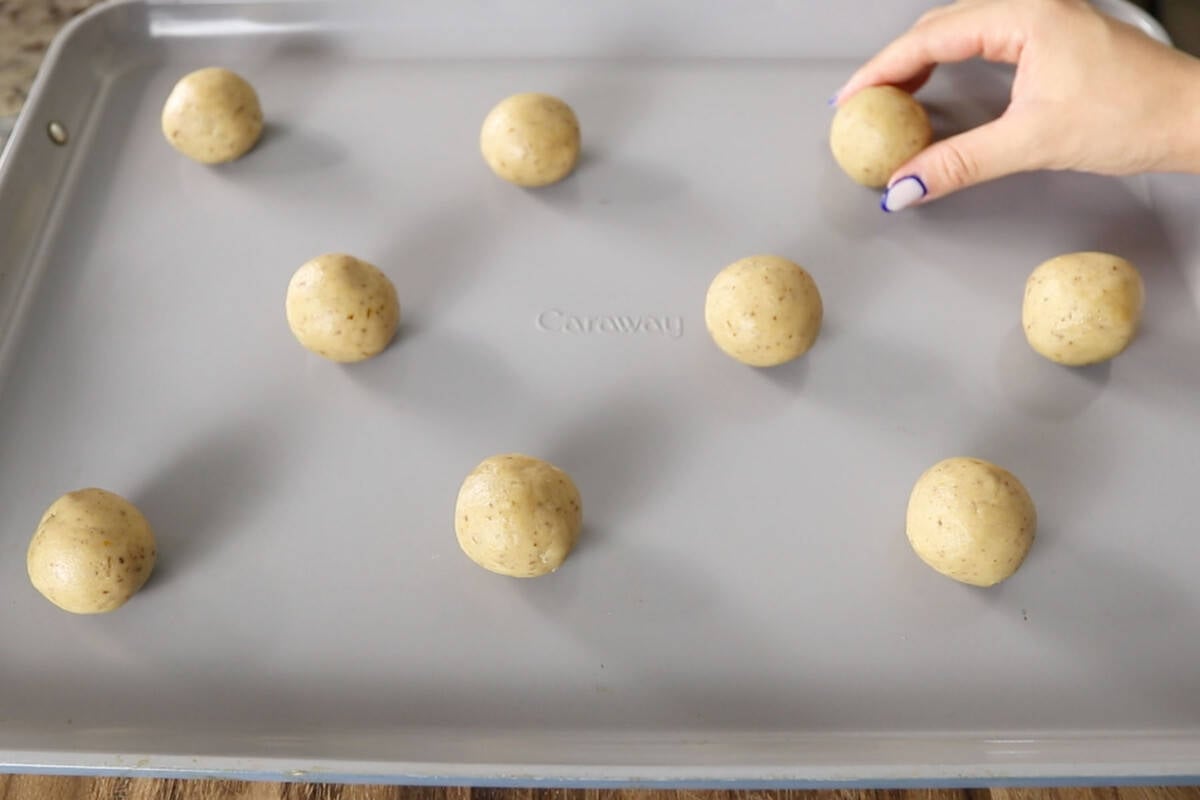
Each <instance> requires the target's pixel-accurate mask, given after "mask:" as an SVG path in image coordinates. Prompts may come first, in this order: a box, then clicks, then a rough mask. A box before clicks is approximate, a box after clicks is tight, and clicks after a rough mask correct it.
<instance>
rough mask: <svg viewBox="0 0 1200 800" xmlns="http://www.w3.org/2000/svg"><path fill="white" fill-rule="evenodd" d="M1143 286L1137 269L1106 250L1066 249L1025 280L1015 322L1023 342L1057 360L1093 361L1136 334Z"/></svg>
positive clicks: (1107, 356)
mask: <svg viewBox="0 0 1200 800" xmlns="http://www.w3.org/2000/svg"><path fill="white" fill-rule="evenodd" d="M1144 301H1145V289H1144V288H1143V286H1142V276H1141V275H1140V274H1138V271H1137V268H1136V267H1134V266H1133V264H1130V263H1129V262H1128V261H1126V260H1125V259H1123V258H1120V257H1119V256H1113V255H1109V254H1108V253H1068V254H1067V255H1062V256H1058V257H1056V258H1052V259H1050V260H1049V261H1047V262H1045V263H1044V264H1042V265H1041V266H1039V267H1038V268H1037V269H1035V270H1034V271H1033V274H1032V275H1030V276H1029V280H1028V281H1026V282H1025V302H1024V305H1023V306H1022V309H1021V326H1022V327H1023V328H1024V329H1025V338H1026V339H1027V340H1028V341H1029V346H1030V347H1032V348H1033V349H1034V350H1036V351H1037V352H1038V353H1040V354H1041V355H1043V356H1045V357H1046V358H1048V359H1050V360H1051V361H1055V362H1057V363H1059V364H1066V365H1068V366H1072V367H1078V366H1083V365H1085V364H1096V363H1098V362H1101V361H1107V360H1108V359H1110V358H1112V357H1113V356H1116V355H1118V354H1119V353H1120V352H1121V351H1123V350H1124V349H1125V348H1126V347H1128V346H1129V343H1130V342H1132V341H1133V337H1134V336H1136V335H1137V329H1138V324H1139V323H1140V322H1141V319H1142V305H1143V303H1144Z"/></svg>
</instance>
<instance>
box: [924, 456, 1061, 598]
mask: <svg viewBox="0 0 1200 800" xmlns="http://www.w3.org/2000/svg"><path fill="white" fill-rule="evenodd" d="M1036 531H1037V511H1036V510H1035V509H1034V507H1033V500H1031V499H1030V497H1029V493H1028V492H1027V491H1025V487H1024V486H1022V485H1021V482H1020V481H1019V480H1017V479H1016V477H1014V476H1013V474H1012V473H1011V472H1009V471H1008V470H1005V469H1002V468H1000V467H998V466H996V465H995V464H989V463H988V462H987V461H983V460H980V459H978V458H948V459H946V460H945V461H941V462H938V463H937V464H934V465H933V466H932V467H930V468H929V469H928V470H926V471H925V474H924V475H922V476H921V477H920V479H919V480H918V481H917V485H916V486H914V487H913V490H912V495H911V496H910V497H909V499H908V521H907V533H908V541H909V544H911V545H912V548H913V550H915V551H916V553H917V555H918V556H920V557H921V560H922V561H924V562H925V563H926V564H928V565H929V566H931V567H933V568H934V569H935V570H937V571H938V572H940V573H942V574H943V575H945V576H947V577H950V578H953V579H954V580H956V581H961V582H962V583H969V584H971V585H972V586H992V585H994V584H997V583H999V582H1000V581H1002V580H1004V579H1005V578H1007V577H1008V576H1010V575H1012V574H1013V573H1014V572H1016V571H1017V567H1019V566H1021V562H1022V561H1024V560H1025V554H1026V553H1028V552H1029V546H1030V545H1032V544H1033V537H1034V534H1035V533H1036Z"/></svg>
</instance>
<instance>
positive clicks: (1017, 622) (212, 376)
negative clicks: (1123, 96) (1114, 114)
mask: <svg viewBox="0 0 1200 800" xmlns="http://www.w3.org/2000/svg"><path fill="white" fill-rule="evenodd" d="M921 6H922V4H921V3H916V2H898V1H897V0H886V2H885V1H884V0H878V1H877V2H869V1H868V0H854V1H853V2H850V1H847V2H842V3H838V4H837V5H836V8H835V7H834V4H830V3H823V2H816V1H815V0H813V1H812V2H802V1H801V0H790V1H789V2H777V1H775V0H753V1H752V2H740V3H737V4H736V5H735V4H732V3H727V2H721V1H720V0H687V1H686V2H685V1H684V0H651V1H649V2H648V1H647V0H612V1H611V2H606V3H603V4H599V3H594V4H574V3H572V4H568V3H564V2H558V0H499V1H498V2H482V0H454V2H434V0H427V1H424V2H422V1H418V0H414V1H413V2H403V3H386V4H382V3H381V4H375V5H368V4H357V3H335V4H318V3H304V2H277V3H266V2H240V3H226V2H120V3H115V4H111V5H107V6H104V7H102V8H99V9H97V10H96V11H94V12H92V13H90V14H88V15H86V16H85V17H83V18H82V19H80V20H78V21H77V22H75V23H74V24H73V25H72V26H71V27H70V28H69V29H68V31H67V32H66V33H64V34H63V35H62V37H61V38H60V39H59V40H58V41H57V42H56V43H55V45H54V47H53V48H52V51H51V53H50V55H49V58H48V60H47V63H46V67H45V69H44V71H43V73H42V75H41V76H40V78H39V81H38V84H37V87H36V89H35V91H34V92H33V94H32V96H31V100H30V103H29V106H28V108H27V110H26V112H25V114H24V115H23V116H22V118H21V120H20V122H19V123H18V127H17V129H16V131H15V132H14V137H13V140H12V142H11V146H10V147H9V149H8V151H7V153H6V155H5V157H4V161H3V164H2V165H0V265H2V271H0V333H2V335H3V338H2V345H3V347H2V350H0V358H2V361H0V367H2V371H0V377H2V381H0V570H2V572H0V642H2V643H3V644H2V646H3V655H2V658H0V763H2V764H3V766H4V767H5V768H7V769H12V770H50V771H84V772H133V773H139V774H189V775H190V774H214V773H216V774H225V775H243V776H251V777H269V776H270V777H279V776H292V777H297V776H299V777H317V778H326V779H335V778H336V779H340V780H381V781H409V782H423V781H431V782H438V781H441V782H464V783H471V782H475V783H506V782H509V783H512V782H516V783H521V782H532V781H550V782H555V783H564V782H572V781H580V782H587V783H601V784H603V783H656V782H665V783H676V784H705V783H715V782H727V781H732V782H737V783H741V784H743V785H751V784H755V785H761V784H772V785H806V784H823V783H837V784H879V783H901V782H906V781H907V782H918V783H958V784H961V783H980V782H988V783H997V782H1005V781H1020V780H1031V781H1038V782H1045V781H1049V780H1054V779H1070V780H1073V781H1080V782H1087V781H1096V780H1120V781H1131V780H1153V781H1159V782H1164V781H1170V780H1184V779H1187V777H1188V776H1193V778H1194V777H1195V776H1200V588H1198V586H1197V582H1196V580H1195V575H1196V571H1197V567H1198V566H1200V537H1198V536H1197V532H1198V530H1197V529H1198V523H1197V518H1196V507H1197V506H1196V494H1197V471H1196V467H1195V464H1196V453H1197V452H1200V424H1198V423H1200V409H1198V407H1197V396H1198V395H1200V314H1198V308H1200V260H1198V256H1200V227H1198V226H1197V225H1196V224H1195V220H1196V217H1197V213H1200V181H1198V180H1197V179H1194V178H1183V177H1161V176H1160V177H1138V178H1131V179H1125V180H1117V179H1107V178H1099V177H1088V176H1081V175H1069V174H1057V175H1052V174H1041V175H1027V176H1023V177H1017V178H1012V179H1009V180H1005V181H1001V182H998V183H996V184H994V185H991V186H987V187H984V188H980V189H977V190H974V191H970V192H967V193H964V194H962V195H961V196H958V197H955V198H954V199H952V200H947V201H945V202H942V203H938V204H936V205H931V206H929V207H928V208H925V209H923V210H920V211H912V212H905V213H903V214H897V215H894V216H886V215H883V214H882V213H881V212H880V211H879V209H878V207H877V199H876V196H875V195H874V194H873V193H871V192H866V191H864V190H862V189H860V188H858V187H856V186H854V185H853V184H851V183H850V182H849V180H847V179H846V178H845V177H844V176H842V175H841V174H840V173H839V172H838V170H837V167H836V166H835V165H834V163H833V161H832V159H831V158H830V156H829V155H828V152H827V144H826V131H827V128H828V124H829V120H830V112H829V110H828V108H827V107H826V104H825V100H826V98H827V97H828V96H829V95H830V93H831V92H832V91H833V90H834V89H836V88H837V86H838V85H840V83H841V82H842V81H843V80H844V79H845V77H846V76H847V75H848V74H849V73H850V71H851V70H852V69H853V67H854V66H855V65H856V64H857V63H859V61H860V60H861V59H862V58H864V57H866V56H867V55H869V54H870V53H871V52H873V51H874V49H875V48H876V47H878V46H879V45H880V44H882V43H883V42H885V41H886V40H887V39H888V38H889V37H890V36H891V35H893V34H894V33H895V32H897V31H899V30H901V29H902V28H903V27H905V26H906V25H907V24H908V23H909V22H910V21H911V20H912V18H913V17H914V16H915V15H916V14H917V13H918V12H919V11H920V10H921ZM208 64H223V65H226V66H229V67H231V68H233V69H236V70H238V71H239V72H241V73H243V74H244V75H246V76H247V77H248V78H249V79H250V80H251V81H252V82H253V83H254V85H255V86H256V87H257V88H258V90H259V93H260V95H261V97H262V100H263V105H264V107H265V110H266V116H267V119H268V128H267V132H266V136H265V138H264V140H263V141H262V143H261V145H260V146H259V147H258V148H257V150H255V151H254V152H253V153H252V154H251V155H250V156H249V157H247V158H245V159H244V160H242V161H239V162H237V163H234V164H231V165H227V166H224V167H219V168H206V167H203V166H200V165H197V164H194V163H191V162H189V161H187V160H185V159H183V158H181V157H180V156H178V155H177V154H176V153H175V152H174V151H172V150H171V149H170V148H169V147H168V146H167V145H166V143H165V142H164V141H163V139H162V136H161V134H160V132H159V127H158V115H159V111H160V108H161V105H162V102H163V100H164V98H165V97H166V95H167V92H168V90H169V89H170V87H171V85H172V83H173V82H174V81H175V80H176V79H177V78H178V77H179V76H181V75H182V74H184V73H185V72H187V71H189V70H191V69H193V68H197V67H200V66H203V65H208ZM1007 82H1008V73H1007V72H1006V71H1005V70H1003V69H1000V68H995V67H990V66H987V65H980V64H970V65H965V66H960V67H954V68H947V69H945V70H943V71H941V72H939V74H938V75H937V77H936V78H935V80H934V81H933V83H932V84H931V85H930V86H929V88H928V89H927V90H925V91H924V92H923V93H922V97H923V99H924V100H925V101H926V102H927V103H928V105H929V107H930V108H931V110H932V112H933V114H934V117H935V119H936V121H937V125H938V127H939V129H940V130H941V131H942V132H943V133H945V132H948V131H953V130H956V129H959V128H963V127H966V126H968V125H972V124H975V123H978V122H980V121H982V120H984V119H987V118H988V117H990V116H991V115H994V114H995V113H996V112H997V111H998V110H1000V109H1001V108H1002V107H1003V105H1004V101H1005V92H1006V89H1007ZM525 90H540V91H548V92H553V93H556V94H559V95H561V96H563V97H564V98H566V99H567V100H568V101H569V102H570V103H572V104H573V106H574V107H575V109H576V110H577V112H578V115H579V117H580V119H581V121H582V126H583V132H584V134H583V135H584V140H585V151H586V155H585V157H584V160H583V163H582V165H581V167H580V169H579V171H578V172H577V174H575V175H574V176H573V177H572V178H570V179H569V180H568V181H566V182H565V183H563V184H561V185H558V186H556V187H553V188H549V189H546V190H542V191H536V192H532V191H522V190H519V189H516V188H515V187H512V186H509V185H507V184H504V183H503V182H501V181H499V180H497V179H496V178H495V177H494V176H492V175H491V174H490V172H489V171H488V170H487V168H486V167H485V166H484V164H483V162H482V160H481V158H480V157H479V154H478V147H477V136H478V130H479V126H480V123H481V120H482V119H483V116H484V114H485V113H486V112H487V110H488V109H489V108H490V107H491V106H492V104H493V103H495V102H496V101H497V100H498V99H500V98H501V97H503V96H505V95H508V94H510V93H513V92H516V91H525ZM52 121H54V122H58V123H60V124H61V126H62V127H63V128H65V129H66V131H67V133H68V136H69V139H68V141H67V143H66V144H65V145H57V144H55V143H53V142H52V141H51V140H50V139H49V138H48V136H47V135H46V127H47V125H48V124H49V123H50V122H52ZM1080 249H1102V250H1111V251H1113V252H1116V253H1119V254H1121V255H1123V256H1126V257H1128V258H1130V259H1132V260H1133V261H1134V262H1135V263H1137V264H1138V265H1139V266H1140V267H1141V268H1142V270H1143V272H1144V274H1145V278H1146V281H1147V286H1148V303H1147V310H1146V325H1145V330H1144V333H1143V334H1142V335H1141V337H1140V338H1139V339H1138V340H1137V342H1136V343H1135V344H1134V345H1133V347H1132V348H1131V349H1130V350H1129V351H1128V352H1127V353H1126V354H1124V355H1122V356H1121V357H1120V358H1119V359H1117V360H1116V361H1115V362H1113V363H1112V364H1111V366H1103V367H1096V368H1092V369H1087V370H1068V369H1059V368H1056V367H1054V366H1053V365H1050V364H1048V363H1045V362H1043V361H1041V360H1039V358H1038V357H1037V356H1035V355H1034V354H1033V353H1032V352H1031V351H1030V350H1029V348H1028V347H1027V346H1026V344H1025V342H1024V340H1023V337H1022V335H1021V332H1020V329H1019V327H1018V323H1019V309H1020V302H1021V296H1022V289H1023V285H1024V281H1025V278H1026V276H1027V275H1028V273H1029V272H1030V271H1031V270H1032V269H1033V267H1034V266H1035V265H1036V264H1038V263H1039V262H1041V261H1042V260H1044V259H1046V258H1048V257H1050V256H1053V255H1056V254H1059V253H1063V252H1068V251H1073V250H1080ZM331 250H342V251H348V252H352V253H355V254H357V255H359V256H360V257H362V258H366V259H368V260H370V261H372V262H374V263H376V264H378V265H380V266H381V267H382V268H383V269H384V270H385V271H386V272H387V273H388V274H389V275H390V276H391V277H392V279H393V280H394V281H395V283H396V285H397V287H398V290H399V293H400V297H401V302H402V304H403V306H404V309H405V319H404V323H403V328H402V332H401V335H400V337H399V340H398V341H397V342H396V344H395V345H394V346H393V347H392V348H391V349H390V350H388V351H387V352H386V353H385V354H384V355H383V356H381V357H380V358H378V359H375V360H374V361H371V362H368V363H363V364H359V365H355V366H349V367H342V366H338V365H335V364H332V363H327V362H324V361H323V360H321V359H319V358H317V357H315V356H312V355H310V354H309V353H307V352H305V351H304V350H302V349H301V348H300V347H299V346H298V345H297V344H296V343H295V341H293V339H292V338H291V335H290V333H289V332H288V329H287V325H286V323H285V320H284V315H283V298H284V291H285V287H286V285H287V281H288V278H289V277H290V275H291V273H292V271H293V270H294V269H295V268H296V267H297V266H298V265H299V264H300V263H302V262H303V261H305V260H306V259H308V258H310V257H312V256H314V255H316V254H318V253H322V252H326V251H331ZM759 252H774V253H780V254H783V255H786V256H789V257H791V258H793V259H795V260H797V261H799V262H800V263H802V264H804V265H805V266H806V267H807V268H808V269H809V270H810V271H811V272H812V274H813V275H814V276H815V278H816V280H817V282H818V284H819V285H820V288H821V291H822V293H823V295H824V298H825V305H826V314H827V321H826V324H825V328H824V330H823V331H822V333H821V337H820V340H819V341H818V343H817V345H816V347H815V349H813V350H812V351H811V352H810V353H809V354H808V355H807V356H806V357H805V358H804V359H803V360H802V361H800V362H797V363H795V364H793V365H791V366H786V367H782V368H779V369H775V370H770V371H758V370H753V369H750V368H745V367H742V366H740V365H738V364H736V363H734V362H732V361H731V360H729V359H728V358H726V357H725V356H724V355H722V354H721V353H720V352H719V351H718V350H717V349H716V347H715V346H714V345H713V344H712V342H711V341H710V340H709V338H708V336H707V333H706V332H705V330H704V325H703V314H702V309H703V300H704V293H705V289H706V287H707V285H708V282H709V281H710V279H711V278H712V277H713V275H714V274H715V273H716V272H717V271H718V270H719V269H720V268H721V267H722V266H724V265H725V264H727V263H729V262H731V261H733V260H735V259H737V258H739V257H741V256H744V255H747V254H752V253H759ZM611 317H629V318H632V319H635V320H636V319H644V320H645V319H657V320H662V321H669V324H667V323H666V322H664V324H663V325H661V326H643V329H642V330H641V331H638V332H616V331H614V330H613V325H614V324H613V323H611V322H604V320H608V319H609V318H611ZM567 319H580V320H584V321H585V322H583V323H580V326H581V327H584V328H588V327H590V330H587V331H584V332H575V331H571V330H567V328H569V327H570V328H573V327H575V326H574V325H570V326H568V325H566V324H565V322H564V320H567ZM587 320H593V322H592V323H587V322H586V321H587ZM617 326H618V327H619V323H618V325H617ZM658 327H661V328H663V329H664V330H665V331H666V332H665V333H664V332H661V331H659V330H654V328H658ZM514 450H515V451H523V452H528V453H531V454H535V455H539V456H542V457H545V458H548V459H550V460H552V461H554V462H555V463H557V464H559V465H561V466H562V467H564V468H565V469H566V470H568V471H569V472H570V473H571V474H572V475H573V476H574V478H575V480H576V482H577V483H578V484H579V487H580V489H581V491H582V494H583V501H584V508H585V516H586V529H585V533H584V535H583V538H582V541H581V543H580V546H579V548H578V550H577V552H576V553H575V554H574V555H573V556H572V557H571V559H570V560H569V561H568V562H567V564H566V565H565V566H564V567H563V569H561V570H560V571H559V572H558V573H556V574H554V575H553V576H551V577H547V578H544V579H539V580H531V581H518V580H512V579H507V578H502V577H499V576H495V575H491V574H489V573H486V572H484V571H482V570H480V569H479V568H477V567H475V566H474V565H473V564H471V563H470V562H469V561H468V560H467V559H466V558H465V557H464V556H463V555H462V554H461V553H460V552H459V551H458V547H457V544H456V543H455V538H454V533H453V530H452V513H453V505H454V498H455V494H456V491H457V489H458V485H459V483H460V481H461V479H462V478H463V476H464V475H465V474H466V473H467V471H468V470H470V469H471V467H472V466H474V465H475V464H476V463H477V462H478V461H479V460H481V459H482V458H483V457H485V456H487V455H490V454H493V453H498V452H506V451H514ZM959 454H970V455H977V456H980V457H984V458H988V459H991V460H993V461H996V462H998V463H1000V464H1002V465H1004V466H1006V467H1007V468H1009V469H1011V470H1013V471H1014V472H1015V473H1016V474H1017V475H1018V476H1020V478H1021V479H1022V480H1023V481H1024V483H1025V484H1026V485H1027V486H1028V488H1029V490H1030V492H1031V493H1032V495H1033V497H1034V498H1035V500H1036V502H1037V505H1038V510H1039V516H1040V522H1041V525H1040V531H1039V535H1038V540H1037V543H1036V545H1035V547H1034V549H1033V551H1032V554H1031V556H1030V558H1029V560H1028V562H1027V563H1026V564H1025V566H1024V567H1023V568H1022V569H1021V571H1020V572H1019V573H1018V574H1017V575H1016V576H1015V577H1014V578H1012V579H1011V580H1010V581H1008V582H1006V583H1005V584H1003V585H1002V586H999V587H997V588H995V589H991V590H977V589H972V588H968V587H965V586H961V585H958V584H955V583H953V582H951V581H949V580H946V579H944V578H942V577H940V576H938V575H936V574H934V573H933V572H931V571H930V570H928V569H927V568H926V567H925V566H924V565H922V564H921V562H920V561H919V560H918V559H917V558H916V557H915V556H914V555H913V554H912V553H911V552H910V551H909V548H908V544H907V542H906V540H905V537H904V531H903V525H904V509H905V503H906V500H907V496H908V492H909V490H910V488H911V486H912V483H913V481H914V480H915V479H916V477H917V476H918V475H919V474H920V473H921V471H922V470H923V469H925V468H926V467H927V466H929V465H930V464H931V463H933V462H935V461H937V460H938V459H941V458H943V457H947V456H950V455H959ZM89 485H97V486H103V487H106V488H109V489H112V490H114V491H117V492H120V493H122V494H124V495H126V496H128V497H130V498H131V499H132V500H134V501H135V502H136V503H137V504H139V506H140V507H141V508H142V509H143V510H144V511H145V512H146V514H147V516H148V517H149V519H150V521H151V523H152V524H153V526H154V527H155V529H156V531H157V532H158V536H159V543H160V552H161V561H160V565H159V568H158V570H157V572H156V574H155V576H154V578H153V580H152V582H151V583H150V584H149V585H148V587H147V588H146V590H145V591H144V592H143V593H142V594H140V595H139V596H138V597H136V598H135V599H134V600H133V601H132V602H131V603H130V604H129V605H128V606H126V607H125V608H123V609H122V610H120V611H119V612H117V613H114V614H111V615H107V616H104V617H93V618H85V617H75V616H71V615H68V614H65V613H62V612H60V611H58V610H57V609H55V608H54V607H53V606H51V605H50V604H49V603H47V602H46V601H45V600H43V599H42V598H41V597H39V596H38V595H37V594H36V592H35V591H34V590H33V589H32V588H31V586H30V585H29V582H28V580H27V578H26V576H25V567H24V555H25V548H26V545H27V542H28V539H29V537H30V535H31V533H32V530H33V528H34V526H35V524H36V522H37V520H38V517H39V515H40V514H41V513H42V511H43V509H44V508H45V507H46V506H47V505H48V504H49V503H50V502H51V501H52V500H53V499H54V498H55V497H56V496H57V495H59V494H60V493H61V492H63V491H66V490H70V489H73V488H77V487H81V486H89Z"/></svg>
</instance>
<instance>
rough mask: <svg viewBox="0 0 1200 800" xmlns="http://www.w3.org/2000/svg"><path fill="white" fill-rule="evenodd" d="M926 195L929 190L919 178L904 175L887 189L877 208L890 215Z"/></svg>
mask: <svg viewBox="0 0 1200 800" xmlns="http://www.w3.org/2000/svg"><path fill="white" fill-rule="evenodd" d="M927 194H929V190H928V189H926V188H925V184H924V182H922V181H921V179H920V178H918V177H917V176H916V175H906V176H905V177H903V178H901V179H900V180H898V181H896V182H895V183H893V184H892V185H891V186H889V187H888V188H887V191H886V192H884V193H883V198H882V199H881V200H880V201H879V207H880V208H882V209H883V210H884V211H886V212H888V213H889V214H890V213H891V212H893V211H901V210H903V209H906V208H908V207H909V206H911V205H912V204H913V203H916V202H917V201H918V200H920V199H921V198H922V197H924V196H925V195H927Z"/></svg>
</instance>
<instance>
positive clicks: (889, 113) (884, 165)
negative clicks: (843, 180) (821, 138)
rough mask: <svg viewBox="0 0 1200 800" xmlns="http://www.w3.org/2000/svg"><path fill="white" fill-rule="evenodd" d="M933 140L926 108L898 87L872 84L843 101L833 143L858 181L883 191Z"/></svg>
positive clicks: (835, 121) (836, 154) (835, 120)
mask: <svg viewBox="0 0 1200 800" xmlns="http://www.w3.org/2000/svg"><path fill="white" fill-rule="evenodd" d="M931 141H933V128H932V127H930V124H929V115H928V114H926V113H925V109H924V107H922V105H921V104H920V103H918V102H917V101H916V100H915V99H914V98H913V96H912V95H910V94H909V93H908V92H905V91H903V90H902V89H897V88H896V87H895V86H872V87H869V88H866V89H863V90H862V91H860V92H858V93H857V94H855V95H854V96H853V97H851V98H850V99H849V100H847V101H846V102H844V103H842V104H841V106H840V107H839V108H838V110H837V113H836V114H835V115H834V117H833V126H832V128H831V129H830V131H829V146H830V149H832V150H833V157H834V159H835V160H836V161H837V163H838V166H840V167H841V168H842V170H843V171H844V172H845V173H846V174H847V175H849V176H850V177H851V178H852V179H854V181H855V182H857V183H860V184H862V185H863V186H869V187H871V188H872V189H882V188H884V187H885V186H886V185H887V181H888V178H890V177H891V176H892V173H894V172H895V171H896V170H897V169H899V168H900V167H901V166H903V165H904V163H905V162H907V161H908V160H909V159H910V158H912V157H913V156H915V155H916V154H917V153H919V152H921V151H922V150H924V149H925V148H926V147H928V146H929V143H930V142H931Z"/></svg>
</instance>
